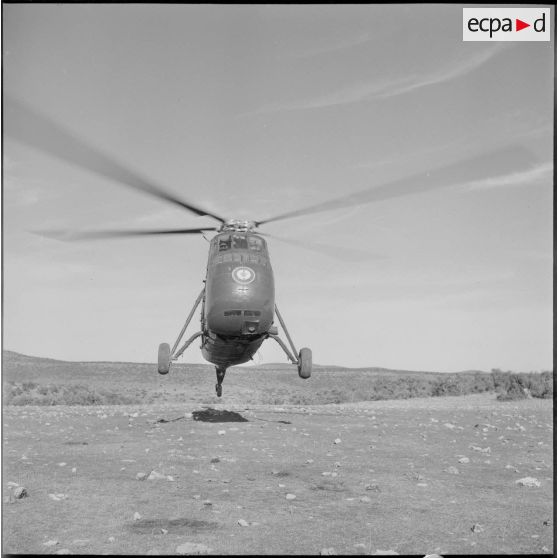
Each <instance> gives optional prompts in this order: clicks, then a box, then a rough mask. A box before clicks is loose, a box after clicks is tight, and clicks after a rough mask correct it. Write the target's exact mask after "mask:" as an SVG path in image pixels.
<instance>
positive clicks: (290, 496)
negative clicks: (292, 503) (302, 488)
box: [285, 494, 296, 500]
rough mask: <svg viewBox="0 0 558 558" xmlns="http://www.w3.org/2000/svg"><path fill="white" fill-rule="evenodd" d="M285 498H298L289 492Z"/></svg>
mask: <svg viewBox="0 0 558 558" xmlns="http://www.w3.org/2000/svg"><path fill="white" fill-rule="evenodd" d="M285 498H286V499H287V500H294V499H295V498H296V496H295V495H294V494H287V495H286V496H285Z"/></svg>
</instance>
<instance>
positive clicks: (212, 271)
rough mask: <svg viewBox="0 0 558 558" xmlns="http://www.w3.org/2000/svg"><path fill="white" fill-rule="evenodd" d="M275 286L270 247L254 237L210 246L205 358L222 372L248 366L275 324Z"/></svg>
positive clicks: (224, 238) (237, 235) (236, 235)
mask: <svg viewBox="0 0 558 558" xmlns="http://www.w3.org/2000/svg"><path fill="white" fill-rule="evenodd" d="M274 309H275V285H274V279H273V270H272V268H271V263H270V261H269V253H268V251H267V245H266V242H265V240H264V239H263V238H261V237H260V236H258V235H257V234H254V233H252V232H223V233H220V234H218V235H216V236H215V237H214V238H213V239H212V240H211V247H210V250H209V257H208V262H207V275H206V280H205V297H204V301H203V310H202V354H203V357H204V358H205V359H206V360H207V361H209V362H212V363H213V364H215V365H216V366H217V367H218V368H223V369H226V368H227V367H229V366H234V365H237V364H242V363H245V362H247V361H249V360H250V359H251V358H252V357H253V355H254V354H255V353H256V351H257V350H258V349H259V347H260V345H261V344H262V343H263V341H264V340H265V339H266V338H267V336H268V332H269V330H270V328H271V326H272V324H273V314H274Z"/></svg>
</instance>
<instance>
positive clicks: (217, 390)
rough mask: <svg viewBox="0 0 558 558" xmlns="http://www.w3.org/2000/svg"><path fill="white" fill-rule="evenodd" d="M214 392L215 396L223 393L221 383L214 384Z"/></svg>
mask: <svg viewBox="0 0 558 558" xmlns="http://www.w3.org/2000/svg"><path fill="white" fill-rule="evenodd" d="M215 393H217V397H221V395H223V386H222V385H221V384H215Z"/></svg>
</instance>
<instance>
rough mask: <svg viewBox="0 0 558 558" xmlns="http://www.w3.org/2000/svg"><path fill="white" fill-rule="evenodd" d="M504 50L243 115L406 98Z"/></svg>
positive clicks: (494, 48)
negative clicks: (404, 95) (396, 97)
mask: <svg viewBox="0 0 558 558" xmlns="http://www.w3.org/2000/svg"><path fill="white" fill-rule="evenodd" d="M504 48H509V47H508V45H504V44H503V43H499V44H496V45H495V46H491V47H490V48H487V49H484V50H480V51H478V52H475V53H473V54H472V55H470V56H468V57H467V58H462V59H459V60H451V61H449V62H448V63H446V64H444V65H442V66H441V67H438V68H435V69H432V70H430V71H424V72H421V73H415V74H408V75H405V76H396V77H385V78H383V79H379V80H378V79H374V80H370V81H367V82H364V83H356V84H352V85H350V86H348V87H344V88H342V89H338V90H336V91H332V92H330V93H327V94H325V95H320V96H317V97H312V98H307V99H304V100H300V101H290V102H285V103H274V104H270V105H265V106H263V107H261V108H259V109H256V110H254V111H249V112H246V113H243V114H242V115H240V116H250V115H258V114H267V113H272V112H279V111H293V110H304V109H318V108H326V107H333V106H341V105H348V104H352V103H358V102H363V101H371V100H373V99H385V98H389V97H394V96H397V95H403V94H405V93H409V92H411V91H414V90H416V89H420V88H422V87H427V86H430V85H435V84H439V83H444V82H447V81H451V80H453V79H456V78H459V77H461V76H463V75H466V74H468V73H470V72H472V71H474V70H476V69H477V68H479V67H481V66H482V65H484V64H486V63H487V62H488V61H489V60H491V59H492V58H493V57H494V56H496V55H497V54H499V53H500V52H501V51H502V50H503V49H504Z"/></svg>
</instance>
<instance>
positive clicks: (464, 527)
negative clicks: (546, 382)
mask: <svg viewBox="0 0 558 558" xmlns="http://www.w3.org/2000/svg"><path fill="white" fill-rule="evenodd" d="M3 429H4V475H3V497H4V505H3V510H4V514H3V552H4V553H34V554H50V553H53V554H54V553H58V554H64V553H72V554H79V553H84V554H91V553H93V554H104V553H106V554H205V553H209V554H211V553H213V554H227V553H231V554H270V553H273V554H320V553H322V554H332V553H335V554H376V553H379V554H386V553H388V554H389V553H392V554H393V553H399V554H427V553H437V554H445V553H451V554H494V553H498V554H505V553H551V552H552V549H553V543H554V541H553V533H554V525H553V478H554V471H553V454H552V436H553V403H552V401H551V400H535V399H529V400H525V401H520V402H511V403H503V402H498V401H496V399H495V395H494V394H491V395H490V394H483V395H473V396H463V397H441V398H431V399H411V400H400V401H377V402H368V403H358V404H345V405H323V406H306V407H301V406H291V407H286V406H283V407H278V406H271V405H261V406H250V407H248V408H247V407H245V406H241V405H232V404H229V405H227V403H226V401H225V400H224V401H223V402H222V403H221V404H219V405H214V406H213V407H212V408H204V407H203V406H201V405H192V404H190V405H183V406H180V405H177V404H172V405H171V404H165V405H152V406H138V405H136V406H121V405H120V406H112V407H9V406H7V407H4V424H3Z"/></svg>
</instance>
